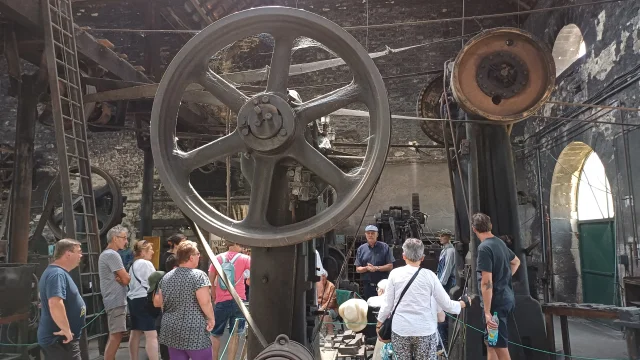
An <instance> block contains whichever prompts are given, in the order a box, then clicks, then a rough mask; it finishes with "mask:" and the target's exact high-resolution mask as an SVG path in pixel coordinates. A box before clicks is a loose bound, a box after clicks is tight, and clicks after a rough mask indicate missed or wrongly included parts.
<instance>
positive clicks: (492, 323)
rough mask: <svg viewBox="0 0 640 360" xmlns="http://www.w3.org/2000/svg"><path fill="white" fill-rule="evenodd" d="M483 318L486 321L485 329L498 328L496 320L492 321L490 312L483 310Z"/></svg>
mask: <svg viewBox="0 0 640 360" xmlns="http://www.w3.org/2000/svg"><path fill="white" fill-rule="evenodd" d="M484 319H485V321H486V322H487V330H489V329H491V330H493V329H497V328H498V324H496V322H495V321H493V318H492V316H491V314H490V313H487V312H485V313H484Z"/></svg>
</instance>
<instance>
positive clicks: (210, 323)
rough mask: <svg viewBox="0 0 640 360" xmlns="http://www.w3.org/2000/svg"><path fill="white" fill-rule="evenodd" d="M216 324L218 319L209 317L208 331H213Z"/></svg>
mask: <svg viewBox="0 0 640 360" xmlns="http://www.w3.org/2000/svg"><path fill="white" fill-rule="evenodd" d="M215 324H216V321H215V320H214V319H207V331H208V332H211V330H213V327H214V326H215Z"/></svg>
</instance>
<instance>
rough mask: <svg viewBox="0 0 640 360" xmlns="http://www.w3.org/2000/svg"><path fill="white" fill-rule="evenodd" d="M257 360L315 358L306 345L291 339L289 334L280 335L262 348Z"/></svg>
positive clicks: (303, 359)
mask: <svg viewBox="0 0 640 360" xmlns="http://www.w3.org/2000/svg"><path fill="white" fill-rule="evenodd" d="M255 360H313V355H311V353H310V352H309V350H307V348H305V347H304V346H302V345H300V344H298V343H297V342H295V341H291V340H289V338H288V337H287V335H278V337H277V338H276V341H275V342H274V343H273V344H271V345H269V346H267V347H266V348H265V349H264V350H262V351H261V352H260V354H258V356H257V357H256V358H255Z"/></svg>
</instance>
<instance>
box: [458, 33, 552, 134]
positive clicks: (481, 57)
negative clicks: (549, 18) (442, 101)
mask: <svg viewBox="0 0 640 360" xmlns="http://www.w3.org/2000/svg"><path fill="white" fill-rule="evenodd" d="M555 77H556V73H555V65H554V61H553V57H552V56H551V51H550V50H549V49H548V48H547V46H546V45H545V44H544V43H543V42H541V41H540V40H538V39H536V38H534V37H533V36H532V35H531V34H529V33H527V32H525V31H522V30H520V29H515V28H496V29H492V30H488V31H485V32H483V33H481V34H480V35H477V36H476V37H474V38H473V39H471V40H470V41H469V42H468V43H467V45H466V46H465V47H464V48H463V49H462V51H460V53H459V54H458V56H457V58H456V61H455V64H454V68H453V74H452V78H451V87H452V89H453V94H454V96H455V97H456V99H457V100H458V102H459V104H460V106H461V107H462V108H463V109H464V110H465V111H466V112H468V113H471V114H476V115H479V116H482V117H484V118H487V119H490V120H495V121H498V122H501V123H505V124H508V123H512V122H515V121H518V120H522V119H525V118H526V117H528V116H530V115H532V114H533V113H534V112H535V111H537V110H538V109H539V108H540V107H541V106H542V105H543V104H544V102H545V101H546V100H547V99H548V98H549V96H550V95H551V92H552V91H553V87H554V85H555Z"/></svg>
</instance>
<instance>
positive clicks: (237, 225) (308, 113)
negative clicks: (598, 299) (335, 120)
mask: <svg viewBox="0 0 640 360" xmlns="http://www.w3.org/2000/svg"><path fill="white" fill-rule="evenodd" d="M262 33H269V34H271V35H272V36H273V38H274V40H275V46H274V51H273V56H272V59H271V66H270V68H269V76H268V80H267V86H266V89H265V91H264V92H262V93H259V94H257V95H254V96H252V97H248V96H246V95H244V94H243V93H242V92H240V91H239V90H238V89H237V88H236V87H235V86H234V85H232V84H230V83H229V82H227V81H225V80H224V79H223V78H222V77H221V76H220V75H218V74H216V73H215V72H213V71H212V70H211V69H210V68H209V65H208V63H209V59H210V58H211V57H212V56H213V55H214V54H216V53H217V52H218V51H220V50H222V49H224V48H225V47H226V46H227V45H228V44H231V43H234V42H235V41H238V40H242V39H245V38H247V37H250V36H253V35H256V34H262ZM298 37H307V38H311V39H313V40H316V41H317V42H319V43H322V44H324V45H325V46H327V47H329V48H330V50H331V51H333V52H334V53H336V54H337V55H338V56H340V57H341V58H342V59H343V60H344V61H345V63H346V64H347V65H348V66H349V67H350V68H351V72H352V73H353V81H352V82H351V83H350V84H349V85H346V86H344V87H342V88H340V89H337V90H335V91H332V92H330V93H328V94H325V95H322V96H319V97H317V98H315V99H312V100H309V101H306V102H302V103H297V102H293V101H289V96H288V90H287V83H288V77H289V76H288V74H289V67H290V65H291V50H292V47H293V45H294V40H295V39H296V38H298ZM192 83H198V84H200V85H202V86H203V87H204V89H205V90H206V91H208V92H210V93H211V94H212V95H214V96H215V97H217V98H218V99H219V100H220V101H221V102H222V103H223V104H225V105H226V106H227V107H229V109H230V110H231V111H232V112H233V113H235V114H238V120H237V125H238V126H237V128H236V129H235V131H233V132H232V133H231V134H229V135H227V136H224V137H222V138H219V139H217V140H215V141H213V142H211V143H208V144H206V145H204V146H201V147H199V148H197V149H194V150H192V151H188V152H184V151H181V150H180V149H179V148H178V147H177V146H176V122H177V115H178V107H179V105H180V101H181V99H182V94H183V92H184V90H185V89H186V87H187V86H188V85H189V84H192ZM356 102H359V103H363V104H364V105H366V106H367V108H368V110H369V113H370V123H369V129H370V138H369V143H368V148H367V152H366V155H365V158H364V161H363V164H362V167H360V168H359V169H358V170H356V171H353V172H351V173H348V174H347V173H345V172H343V171H342V170H340V169H339V168H338V167H337V166H336V165H335V164H334V163H332V162H331V161H330V160H329V159H327V158H326V157H325V156H324V155H322V154H321V153H320V152H318V151H317V150H316V149H315V148H314V147H313V146H312V145H310V144H309V143H308V142H307V140H306V139H305V137H304V131H305V128H306V127H307V125H308V124H309V123H311V122H313V121H315V120H316V119H319V118H320V117H322V116H325V115H328V114H330V113H332V112H334V111H336V110H339V109H341V108H344V107H346V106H347V105H349V104H352V103H356ZM390 118H391V115H390V112H389V102H388V99H387V92H386V89H385V86H384V83H383V81H382V77H381V76H380V72H379V71H378V69H377V68H376V66H375V64H374V63H373V61H372V60H371V58H370V57H369V55H368V54H367V52H366V51H365V49H364V48H363V47H362V46H361V45H360V43H358V41H357V40H356V39H354V38H353V37H352V36H351V35H350V34H349V33H347V32H346V31H345V30H344V29H342V28H341V27H340V26H338V25H336V24H335V23H333V22H331V21H329V20H327V19H325V18H323V17H321V16H319V15H316V14H313V13H310V12H307V11H303V10H298V9H291V8H285V7H261V8H255V9H250V10H246V11H241V12H238V13H235V14H232V15H229V16H227V17H225V18H223V19H220V20H218V21H216V22H215V23H213V24H211V25H209V26H208V27H207V28H205V29H204V30H202V31H201V32H199V33H198V34H197V35H196V36H194V37H193V38H192V39H191V40H190V41H189V42H187V44H186V45H185V46H184V47H183V48H182V49H181V50H180V52H179V53H178V54H177V55H176V57H175V58H174V59H173V61H172V62H171V64H170V65H169V67H168V68H167V71H166V72H165V74H164V77H163V78H162V81H161V82H160V85H159V87H158V92H157V93H156V97H155V100H154V102H153V111H152V113H151V148H152V151H153V158H154V160H155V162H156V167H157V169H158V173H159V175H160V179H161V180H162V183H163V184H164V186H165V188H166V190H167V192H168V193H169V195H170V196H171V198H172V199H173V201H175V203H176V204H177V205H178V207H179V208H180V209H181V210H182V211H183V212H184V213H185V214H186V215H187V216H188V217H189V218H191V220H193V221H194V222H195V223H197V224H198V225H200V226H202V227H203V228H204V229H206V230H207V231H209V232H210V233H213V234H216V235H218V236H220V237H223V238H225V239H228V240H230V241H233V242H236V243H239V244H242V245H246V246H261V247H274V246H285V245H292V244H297V243H300V242H303V241H305V240H309V239H311V238H313V237H316V236H318V235H320V234H323V233H326V232H327V231H329V230H331V229H333V228H334V227H335V226H336V225H337V224H338V223H340V222H341V221H343V220H345V219H346V218H347V217H349V216H350V215H351V214H353V213H354V212H355V211H356V209H358V207H359V206H360V204H361V203H362V202H363V201H364V200H365V198H366V197H367V195H368V194H369V193H370V192H371V190H372V189H373V186H374V184H375V182H376V180H377V179H378V177H379V176H380V174H381V172H382V168H383V166H384V162H385V158H386V155H387V152H388V150H389V140H390V133H391V121H390V120H391V119H390ZM258 124H259V125H258ZM238 153H245V154H246V155H248V159H247V160H249V161H252V162H253V171H252V172H253V174H252V175H251V177H252V179H251V181H250V183H251V184H252V186H251V195H250V200H249V207H248V210H247V216H246V218H245V219H243V220H241V221H236V220H234V219H232V218H229V217H227V216H225V215H223V214H222V213H220V212H218V211H217V210H216V209H214V208H213V207H212V206H211V205H209V204H208V203H207V202H206V201H205V200H204V199H203V198H202V197H201V196H200V195H199V194H198V193H197V192H196V191H195V190H194V188H193V187H192V186H191V184H190V181H189V175H190V173H191V172H192V171H193V170H195V169H198V168H200V167H201V166H203V165H205V164H209V163H211V162H213V161H215V160H223V159H224V158H226V157H227V156H233V155H236V154H238ZM285 158H291V159H293V160H295V161H297V162H299V163H300V164H302V165H303V166H304V167H306V168H307V169H309V170H310V171H311V172H313V173H315V174H316V175H318V176H319V177H320V178H322V179H323V180H324V181H326V182H327V183H328V184H330V185H331V186H332V187H333V188H334V189H335V190H336V192H337V194H338V201H337V202H336V203H334V204H332V205H331V206H329V207H328V208H326V209H325V210H323V211H322V212H320V213H318V214H316V215H315V216H313V217H311V218H309V219H306V220H303V221H300V222H297V223H293V224H289V225H284V226H273V225H272V224H270V223H269V221H268V220H267V211H268V209H269V202H270V195H271V185H272V180H273V175H274V170H275V168H276V166H278V163H279V162H280V161H281V160H284V159H285ZM248 176H249V175H248Z"/></svg>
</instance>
